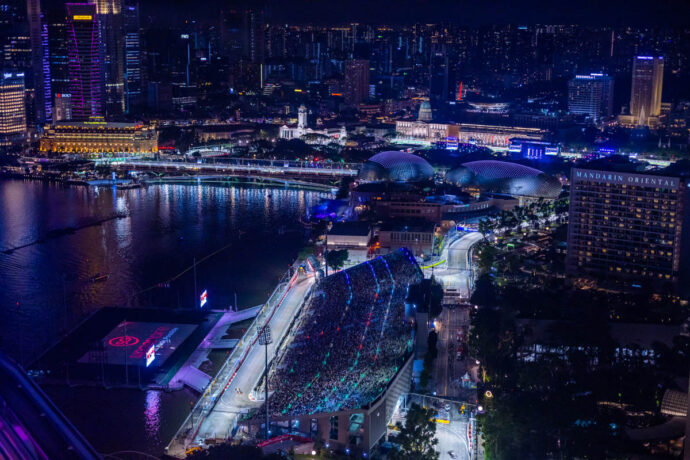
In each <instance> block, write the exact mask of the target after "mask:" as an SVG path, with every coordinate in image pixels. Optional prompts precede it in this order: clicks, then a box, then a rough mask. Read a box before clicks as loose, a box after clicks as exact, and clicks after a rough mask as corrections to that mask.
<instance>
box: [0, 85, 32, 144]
mask: <svg viewBox="0 0 690 460" xmlns="http://www.w3.org/2000/svg"><path fill="white" fill-rule="evenodd" d="M25 139H26V107H25V106H24V74H23V73H19V72H3V73H2V74H1V75H0V146H8V145H12V144H16V143H20V142H22V141H24V140H25Z"/></svg>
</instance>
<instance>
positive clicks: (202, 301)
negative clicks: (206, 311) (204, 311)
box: [199, 291, 208, 308]
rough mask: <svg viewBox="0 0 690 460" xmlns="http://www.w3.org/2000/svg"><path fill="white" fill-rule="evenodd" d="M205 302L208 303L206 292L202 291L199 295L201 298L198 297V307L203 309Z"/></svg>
mask: <svg viewBox="0 0 690 460" xmlns="http://www.w3.org/2000/svg"><path fill="white" fill-rule="evenodd" d="M206 302H208V292H207V291H204V292H202V293H201V297H199V307H201V308H204V305H206Z"/></svg>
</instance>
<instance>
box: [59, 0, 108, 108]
mask: <svg viewBox="0 0 690 460" xmlns="http://www.w3.org/2000/svg"><path fill="white" fill-rule="evenodd" d="M67 38H68V43H67V54H68V58H69V88H70V93H71V94H72V119H73V120H89V119H102V118H103V117H104V116H105V99H104V96H105V94H104V93H105V60H104V54H105V53H104V51H105V49H104V44H103V43H104V42H103V39H102V37H101V28H100V27H99V23H98V15H97V12H96V5H95V4H88V3H68V4H67Z"/></svg>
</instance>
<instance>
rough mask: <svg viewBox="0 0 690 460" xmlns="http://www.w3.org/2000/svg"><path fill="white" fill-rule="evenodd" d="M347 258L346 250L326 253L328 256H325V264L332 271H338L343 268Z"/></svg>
mask: <svg viewBox="0 0 690 460" xmlns="http://www.w3.org/2000/svg"><path fill="white" fill-rule="evenodd" d="M348 257H349V254H348V252H347V249H340V250H335V251H328V254H327V255H326V263H327V264H328V266H329V267H331V268H332V269H333V270H340V269H341V268H343V266H345V262H346V261H347V258H348Z"/></svg>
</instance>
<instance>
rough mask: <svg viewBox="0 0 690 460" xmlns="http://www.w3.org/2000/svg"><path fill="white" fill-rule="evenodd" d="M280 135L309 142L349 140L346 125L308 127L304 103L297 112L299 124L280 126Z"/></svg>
mask: <svg viewBox="0 0 690 460" xmlns="http://www.w3.org/2000/svg"><path fill="white" fill-rule="evenodd" d="M279 136H280V138H281V139H287V140H290V139H302V140H303V141H304V142H306V143H307V144H321V145H325V144H330V143H333V142H335V143H338V144H340V145H345V142H347V130H346V129H345V126H341V127H340V128H330V129H311V128H308V127H307V108H306V107H305V106H304V105H301V106H300V107H299V111H298V112H297V126H287V125H283V126H281V127H280V133H279Z"/></svg>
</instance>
